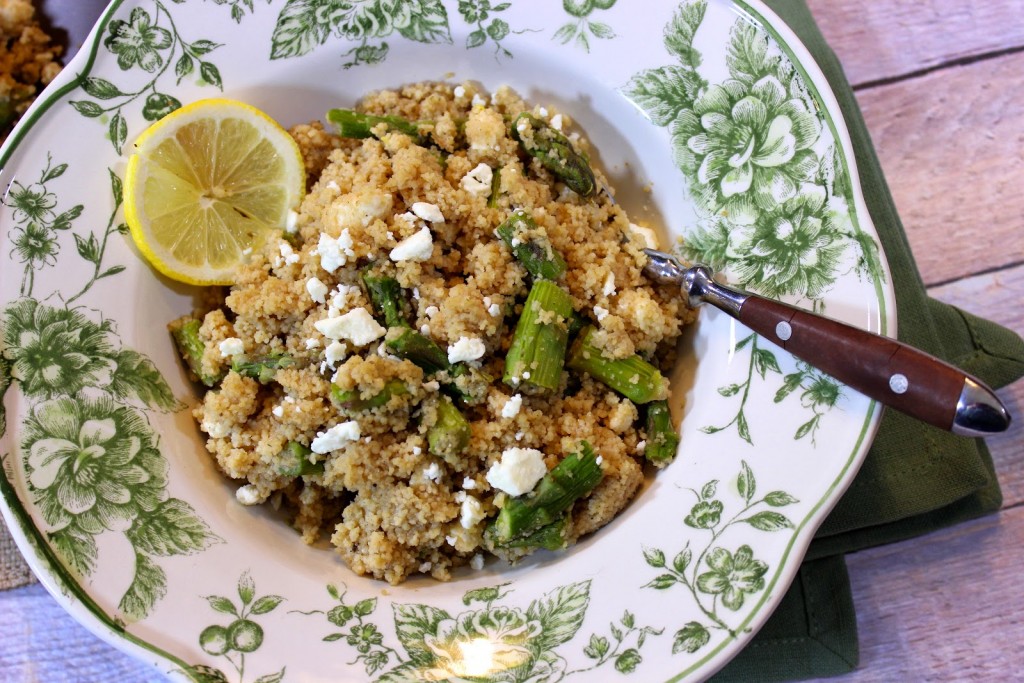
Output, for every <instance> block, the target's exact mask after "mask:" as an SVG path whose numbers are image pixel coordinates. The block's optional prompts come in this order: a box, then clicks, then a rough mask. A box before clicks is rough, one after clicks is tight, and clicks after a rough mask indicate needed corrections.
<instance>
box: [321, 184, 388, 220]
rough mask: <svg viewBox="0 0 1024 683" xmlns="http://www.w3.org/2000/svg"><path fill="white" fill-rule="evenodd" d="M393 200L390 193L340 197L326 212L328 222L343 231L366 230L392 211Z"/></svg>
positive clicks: (366, 193)
mask: <svg viewBox="0 0 1024 683" xmlns="http://www.w3.org/2000/svg"><path fill="white" fill-rule="evenodd" d="M392 204H393V200H392V198H391V193H390V192H380V191H369V192H363V193H360V194H355V193H353V194H347V195H344V196H342V197H339V198H338V199H336V200H335V201H334V203H332V204H331V206H330V207H329V208H328V209H327V211H325V212H324V213H325V217H326V218H327V220H332V219H333V221H334V223H335V224H336V225H337V226H338V227H339V228H341V229H348V228H365V227H367V226H368V225H370V223H372V222H373V221H374V220H376V219H378V218H383V217H384V216H385V215H387V214H388V213H389V212H390V211H391V206H392Z"/></svg>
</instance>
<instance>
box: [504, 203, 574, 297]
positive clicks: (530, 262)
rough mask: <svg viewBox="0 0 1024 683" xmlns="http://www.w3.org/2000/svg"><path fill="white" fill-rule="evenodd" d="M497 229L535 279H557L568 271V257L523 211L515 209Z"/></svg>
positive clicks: (514, 254) (513, 253) (517, 258)
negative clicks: (563, 254) (558, 249)
mask: <svg viewBox="0 0 1024 683" xmlns="http://www.w3.org/2000/svg"><path fill="white" fill-rule="evenodd" d="M495 232H496V233H498V237H500V238H501V239H502V241H503V242H505V244H507V245H508V247H509V249H511V250H512V255H513V256H515V257H516V260H517V261H519V263H521V264H523V268H526V272H528V273H529V274H530V275H532V276H533V277H534V278H544V279H546V280H557V279H558V278H560V277H562V275H563V274H564V273H565V270H566V265H565V259H563V258H562V255H561V254H559V253H558V252H557V251H555V249H554V247H552V246H551V242H550V241H549V240H548V238H547V235H545V234H544V233H543V232H542V231H541V230H540V228H538V227H537V224H536V223H535V222H534V221H533V219H532V218H530V217H529V216H527V215H526V213H525V212H523V211H522V210H520V211H514V212H513V213H512V215H510V216H509V217H508V218H506V219H505V222H504V223H502V224H501V225H499V226H498V228H497V230H495Z"/></svg>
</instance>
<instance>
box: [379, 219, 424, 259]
mask: <svg viewBox="0 0 1024 683" xmlns="http://www.w3.org/2000/svg"><path fill="white" fill-rule="evenodd" d="M433 253H434V238H433V236H432V235H431V234H430V229H429V228H427V227H426V226H424V227H423V228H421V229H420V231H419V232H415V233H413V234H412V235H410V236H409V237H406V238H405V239H404V240H402V241H401V242H399V243H398V245H397V246H396V247H395V248H394V249H392V250H391V253H390V254H389V256H390V257H391V260H392V261H395V262H399V261H426V260H428V259H429V258H430V255H431V254H433Z"/></svg>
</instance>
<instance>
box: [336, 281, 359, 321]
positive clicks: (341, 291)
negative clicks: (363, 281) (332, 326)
mask: <svg viewBox="0 0 1024 683" xmlns="http://www.w3.org/2000/svg"><path fill="white" fill-rule="evenodd" d="M357 294H359V288H358V287H356V286H355V285H338V286H337V288H335V290H334V295H333V296H332V297H331V308H333V309H335V312H334V313H333V314H332V315H337V314H338V313H337V311H340V310H342V309H343V308H345V307H346V306H348V299H349V297H350V296H353V295H357Z"/></svg>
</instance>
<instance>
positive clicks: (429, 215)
mask: <svg viewBox="0 0 1024 683" xmlns="http://www.w3.org/2000/svg"><path fill="white" fill-rule="evenodd" d="M412 212H413V213H414V214H416V215H417V216H419V217H420V218H422V219H423V220H425V221H429V222H431V223H444V214H442V213H441V208H440V207H439V206H438V205H437V204H430V203H428V202H413V205H412Z"/></svg>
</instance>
